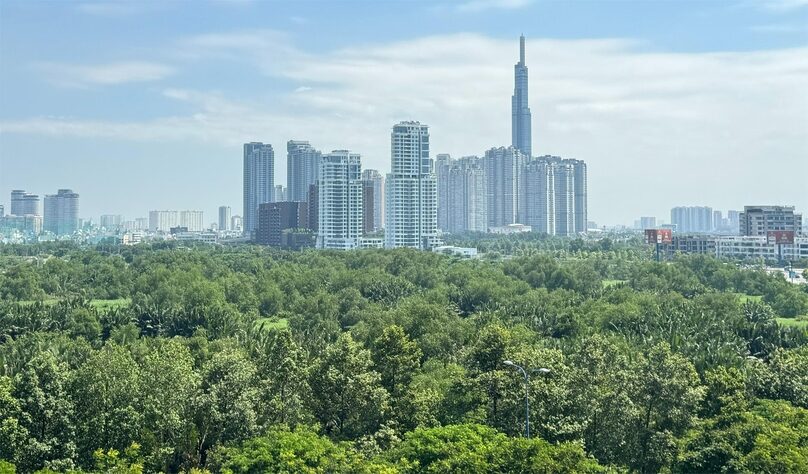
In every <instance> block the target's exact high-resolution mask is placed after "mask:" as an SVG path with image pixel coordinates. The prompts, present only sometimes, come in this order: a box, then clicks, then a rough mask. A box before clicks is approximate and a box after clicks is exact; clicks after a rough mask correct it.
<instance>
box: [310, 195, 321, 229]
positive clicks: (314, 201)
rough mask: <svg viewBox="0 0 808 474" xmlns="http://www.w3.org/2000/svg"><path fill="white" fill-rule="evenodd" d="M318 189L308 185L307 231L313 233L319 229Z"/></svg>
mask: <svg viewBox="0 0 808 474" xmlns="http://www.w3.org/2000/svg"><path fill="white" fill-rule="evenodd" d="M319 189H320V187H319V186H318V185H317V184H312V185H309V196H308V197H309V199H308V201H309V229H311V230H313V231H314V232H315V233H316V232H317V231H318V230H319V229H320V192H319Z"/></svg>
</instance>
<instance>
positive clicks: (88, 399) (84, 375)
mask: <svg viewBox="0 0 808 474" xmlns="http://www.w3.org/2000/svg"><path fill="white" fill-rule="evenodd" d="M142 388H143V387H142V382H141V376H140V367H138V365H137V364H136V363H135V361H134V359H132V356H131V354H130V353H129V351H128V350H126V349H124V348H122V347H120V346H117V345H115V344H111V345H106V346H105V347H104V348H103V349H101V350H100V351H98V352H95V353H93V354H92V355H91V356H90V359H89V360H87V362H86V363H85V364H84V365H82V366H81V368H79V369H78V370H77V371H76V372H75V373H73V376H72V377H71V381H70V398H71V399H72V401H73V405H74V407H75V425H76V444H77V447H78V453H79V462H80V464H81V465H82V466H84V467H86V468H91V467H92V466H93V461H94V460H93V457H92V454H93V453H94V452H95V451H96V450H97V449H101V450H103V451H108V450H113V451H117V452H122V451H125V450H126V449H127V448H129V447H130V445H131V443H132V442H133V441H136V440H139V439H140V436H141V430H142V427H143V414H142V412H141V402H140V400H139V396H140V394H141V392H142Z"/></svg>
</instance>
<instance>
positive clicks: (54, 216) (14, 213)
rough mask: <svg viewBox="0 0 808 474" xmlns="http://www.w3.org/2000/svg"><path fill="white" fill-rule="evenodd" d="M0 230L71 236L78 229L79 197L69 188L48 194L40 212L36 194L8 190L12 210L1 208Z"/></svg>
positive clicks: (19, 190)
mask: <svg viewBox="0 0 808 474" xmlns="http://www.w3.org/2000/svg"><path fill="white" fill-rule="evenodd" d="M0 228H4V229H14V230H18V231H20V232H24V233H29V234H33V235H38V234H40V233H41V232H43V231H44V232H50V233H52V234H54V235H56V236H62V235H71V234H73V232H75V231H76V230H77V229H78V228H79V195H78V193H75V192H73V191H72V190H70V189H59V190H58V191H57V192H56V194H47V195H45V198H44V206H43V209H42V212H40V199H39V195H37V194H32V193H29V192H26V191H24V190H21V189H15V190H13V191H11V208H10V209H9V213H8V214H6V212H5V208H4V206H0Z"/></svg>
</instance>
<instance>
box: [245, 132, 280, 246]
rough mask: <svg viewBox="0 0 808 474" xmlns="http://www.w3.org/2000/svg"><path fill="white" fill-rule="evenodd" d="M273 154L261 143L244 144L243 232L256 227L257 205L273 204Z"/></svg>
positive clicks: (268, 146)
mask: <svg viewBox="0 0 808 474" xmlns="http://www.w3.org/2000/svg"><path fill="white" fill-rule="evenodd" d="M274 186H275V152H274V151H273V149H272V145H269V144H264V143H261V142H252V143H245V144H244V188H243V190H244V214H243V220H244V226H243V227H244V228H243V230H244V232H246V233H251V232H252V231H253V230H255V227H256V226H257V225H258V205H259V204H262V203H265V202H273V201H274V200H275V199H274V194H275V189H274Z"/></svg>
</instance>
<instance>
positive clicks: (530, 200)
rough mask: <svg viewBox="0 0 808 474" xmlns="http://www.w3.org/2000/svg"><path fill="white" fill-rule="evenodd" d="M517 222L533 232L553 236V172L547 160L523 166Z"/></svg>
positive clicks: (554, 230) (554, 229)
mask: <svg viewBox="0 0 808 474" xmlns="http://www.w3.org/2000/svg"><path fill="white" fill-rule="evenodd" d="M520 179H521V181H522V183H521V185H520V187H519V188H520V191H521V192H520V194H519V222H520V223H521V224H525V225H529V226H530V227H531V230H532V231H533V232H540V233H546V234H550V235H555V233H556V228H555V217H556V212H555V172H554V169H553V164H552V163H551V162H549V161H547V160H534V161H531V162H530V163H528V164H527V165H525V167H524V169H523V170H522V174H521V176H520Z"/></svg>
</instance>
